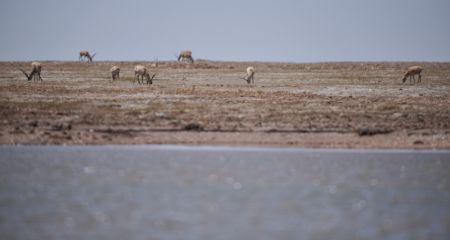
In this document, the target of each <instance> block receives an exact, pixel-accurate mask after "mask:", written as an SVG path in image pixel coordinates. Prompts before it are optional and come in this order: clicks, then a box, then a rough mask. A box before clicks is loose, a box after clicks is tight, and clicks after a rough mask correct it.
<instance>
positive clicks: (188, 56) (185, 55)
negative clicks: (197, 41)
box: [177, 51, 194, 63]
mask: <svg viewBox="0 0 450 240" xmlns="http://www.w3.org/2000/svg"><path fill="white" fill-rule="evenodd" d="M177 58H178V61H188V62H190V63H193V62H194V58H193V57H192V52H191V51H181V52H180V54H178V56H177Z"/></svg>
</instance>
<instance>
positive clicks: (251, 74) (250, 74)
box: [242, 66, 255, 84]
mask: <svg viewBox="0 0 450 240" xmlns="http://www.w3.org/2000/svg"><path fill="white" fill-rule="evenodd" d="M242 79H244V80H245V81H247V83H248V84H250V83H255V68H254V67H251V66H250V67H248V68H247V75H246V76H245V77H243V78H242Z"/></svg>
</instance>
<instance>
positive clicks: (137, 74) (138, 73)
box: [134, 65, 156, 84]
mask: <svg viewBox="0 0 450 240" xmlns="http://www.w3.org/2000/svg"><path fill="white" fill-rule="evenodd" d="M155 76H156V73H154V74H153V75H152V76H151V77H150V74H149V73H148V71H147V68H146V67H144V66H142V65H136V66H135V67H134V82H136V79H137V81H138V83H139V84H141V79H142V84H143V83H144V77H145V78H146V80H147V84H153V79H154V78H155Z"/></svg>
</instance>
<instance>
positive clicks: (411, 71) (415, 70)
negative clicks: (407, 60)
mask: <svg viewBox="0 0 450 240" xmlns="http://www.w3.org/2000/svg"><path fill="white" fill-rule="evenodd" d="M420 73H422V67H420V66H412V67H409V68H408V71H406V73H405V75H404V76H403V79H402V82H403V83H405V82H406V79H407V78H408V77H409V83H410V84H411V78H412V79H413V80H414V84H416V75H419V79H418V81H417V82H418V83H420V82H422V75H420Z"/></svg>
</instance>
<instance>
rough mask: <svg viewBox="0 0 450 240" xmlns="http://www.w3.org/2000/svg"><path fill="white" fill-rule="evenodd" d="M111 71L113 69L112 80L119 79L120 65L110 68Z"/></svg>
mask: <svg viewBox="0 0 450 240" xmlns="http://www.w3.org/2000/svg"><path fill="white" fill-rule="evenodd" d="M110 71H111V77H112V80H113V81H114V80H119V77H120V76H119V74H120V68H119V67H118V66H113V67H112V68H111V69H110Z"/></svg>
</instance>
